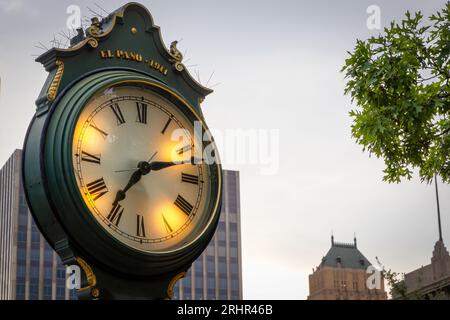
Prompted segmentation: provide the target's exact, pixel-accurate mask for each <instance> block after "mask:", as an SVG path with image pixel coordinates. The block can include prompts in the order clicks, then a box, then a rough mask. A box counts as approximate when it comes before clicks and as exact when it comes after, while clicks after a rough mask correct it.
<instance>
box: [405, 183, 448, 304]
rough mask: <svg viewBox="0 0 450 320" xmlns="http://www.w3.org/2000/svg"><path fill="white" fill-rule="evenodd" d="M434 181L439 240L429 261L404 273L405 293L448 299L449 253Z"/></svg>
mask: <svg viewBox="0 0 450 320" xmlns="http://www.w3.org/2000/svg"><path fill="white" fill-rule="evenodd" d="M434 182H435V187H436V204H437V216H438V231H439V240H438V241H436V243H435V245H434V250H433V254H432V257H431V263H430V264H428V265H426V266H422V267H420V268H419V269H416V270H414V271H412V272H410V273H407V274H405V286H406V294H407V295H416V294H417V295H419V296H423V297H425V298H430V299H431V298H433V296H436V295H438V296H439V298H441V299H447V300H450V255H449V253H448V250H447V248H446V247H445V244H444V240H443V239H442V227H441V212H440V208H439V193H438V187H437V180H436V178H435V179H434ZM397 298H398V297H397Z"/></svg>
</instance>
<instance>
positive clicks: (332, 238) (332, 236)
mask: <svg viewBox="0 0 450 320" xmlns="http://www.w3.org/2000/svg"><path fill="white" fill-rule="evenodd" d="M331 245H332V246H334V235H333V230H331Z"/></svg>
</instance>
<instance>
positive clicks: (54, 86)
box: [47, 60, 64, 101]
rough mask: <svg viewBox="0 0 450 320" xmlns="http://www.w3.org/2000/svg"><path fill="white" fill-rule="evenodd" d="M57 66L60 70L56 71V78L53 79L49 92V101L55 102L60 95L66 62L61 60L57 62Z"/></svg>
mask: <svg viewBox="0 0 450 320" xmlns="http://www.w3.org/2000/svg"><path fill="white" fill-rule="evenodd" d="M56 66H57V67H58V69H57V70H56V73H55V77H54V78H53V81H52V83H51V84H50V87H49V88H48V92H47V99H48V101H53V100H55V98H56V95H57V94H58V89H59V84H60V83H61V79H62V75H63V73H64V62H63V61H61V60H56Z"/></svg>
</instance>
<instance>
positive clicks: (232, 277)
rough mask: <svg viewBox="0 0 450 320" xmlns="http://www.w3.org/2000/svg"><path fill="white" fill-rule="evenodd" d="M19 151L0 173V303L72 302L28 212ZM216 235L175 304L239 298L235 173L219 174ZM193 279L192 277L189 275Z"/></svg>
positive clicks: (50, 251) (181, 285) (179, 290)
mask: <svg viewBox="0 0 450 320" xmlns="http://www.w3.org/2000/svg"><path fill="white" fill-rule="evenodd" d="M21 159H22V151H21V150H16V151H14V153H13V155H12V156H11V157H10V158H9V160H8V161H7V162H6V164H5V165H4V166H3V168H2V169H1V170H0V300H5V299H17V300H56V299H76V292H75V291H69V290H67V289H66V286H65V282H66V271H65V267H64V266H63V265H62V264H61V262H60V259H59V257H58V255H57V254H56V253H55V252H54V251H53V249H52V248H51V247H50V246H49V245H48V244H47V242H46V241H45V239H44V238H43V237H42V235H41V234H40V232H39V229H38V228H37V226H36V224H35V223H34V221H33V218H32V216H31V214H30V212H29V210H28V206H27V203H26V200H25V194H24V192H23V188H22V179H21ZM223 177H224V183H223V186H224V190H223V191H224V192H223V204H222V212H221V217H220V221H219V225H218V228H217V231H216V234H215V236H214V238H213V240H212V241H211V243H210V244H209V246H208V248H207V249H206V250H205V252H204V253H203V254H202V255H201V256H200V257H199V258H198V259H197V260H196V261H195V262H194V263H193V265H192V268H191V269H190V270H189V272H188V274H187V277H186V278H185V279H183V280H181V281H179V283H178V284H177V287H176V289H175V297H174V298H175V299H185V300H190V299H198V300H200V299H242V259H241V230H240V202H239V172H237V171H226V170H225V171H224V173H223ZM192 275H194V276H192Z"/></svg>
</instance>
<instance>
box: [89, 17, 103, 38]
mask: <svg viewBox="0 0 450 320" xmlns="http://www.w3.org/2000/svg"><path fill="white" fill-rule="evenodd" d="M87 33H88V34H89V35H90V36H92V37H96V36H99V35H100V34H101V33H102V23H101V22H100V20H99V19H98V18H97V17H93V18H92V19H91V26H90V27H89V28H88V29H87Z"/></svg>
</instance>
